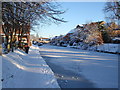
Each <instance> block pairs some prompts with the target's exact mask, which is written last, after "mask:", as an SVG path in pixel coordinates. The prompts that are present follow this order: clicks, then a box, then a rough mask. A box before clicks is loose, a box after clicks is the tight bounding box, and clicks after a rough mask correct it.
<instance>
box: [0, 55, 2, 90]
mask: <svg viewBox="0 0 120 90" xmlns="http://www.w3.org/2000/svg"><path fill="white" fill-rule="evenodd" d="M0 68H1V69H0V90H1V89H2V81H1V79H2V56H0Z"/></svg>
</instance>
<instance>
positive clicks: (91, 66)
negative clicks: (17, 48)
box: [40, 45, 118, 88]
mask: <svg viewBox="0 0 120 90" xmlns="http://www.w3.org/2000/svg"><path fill="white" fill-rule="evenodd" d="M40 51H42V52H43V53H47V54H46V55H44V56H46V57H50V58H53V57H54V58H56V59H54V60H52V63H53V64H55V65H58V66H60V67H63V68H64V69H66V70H71V71H73V72H77V73H78V74H81V75H83V76H84V77H85V78H87V79H88V80H90V81H91V82H92V83H94V84H95V86H96V88H118V55H117V54H109V53H101V52H94V51H88V50H80V49H73V48H69V47H60V46H51V45H44V46H41V47H40Z"/></svg>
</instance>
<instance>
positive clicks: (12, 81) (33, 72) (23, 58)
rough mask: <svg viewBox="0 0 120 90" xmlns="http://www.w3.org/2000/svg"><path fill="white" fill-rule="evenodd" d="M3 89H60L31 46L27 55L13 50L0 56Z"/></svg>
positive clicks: (49, 70) (38, 54)
mask: <svg viewBox="0 0 120 90" xmlns="http://www.w3.org/2000/svg"><path fill="white" fill-rule="evenodd" d="M2 63H3V77H2V78H3V83H2V85H3V88H60V87H59V85H58V83H57V80H56V78H55V76H54V73H53V72H52V70H51V69H50V68H49V66H48V65H47V64H46V62H45V61H44V60H43V58H42V57H41V56H40V53H39V48H38V47H35V46H31V47H30V50H29V54H26V53H24V51H21V50H15V52H10V53H9V54H3V55H2Z"/></svg>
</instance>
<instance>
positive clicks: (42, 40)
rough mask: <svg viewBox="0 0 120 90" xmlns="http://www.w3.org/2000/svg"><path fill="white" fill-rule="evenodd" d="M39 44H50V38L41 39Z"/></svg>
mask: <svg viewBox="0 0 120 90" xmlns="http://www.w3.org/2000/svg"><path fill="white" fill-rule="evenodd" d="M39 42H41V43H49V42H50V39H49V38H39Z"/></svg>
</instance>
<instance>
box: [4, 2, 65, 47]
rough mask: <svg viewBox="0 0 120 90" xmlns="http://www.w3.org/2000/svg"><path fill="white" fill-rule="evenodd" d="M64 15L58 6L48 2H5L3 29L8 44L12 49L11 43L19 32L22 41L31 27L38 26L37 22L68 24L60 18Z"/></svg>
mask: <svg viewBox="0 0 120 90" xmlns="http://www.w3.org/2000/svg"><path fill="white" fill-rule="evenodd" d="M63 13H64V11H62V10H59V9H58V6H57V5H56V4H53V3H51V2H49V1H47V0H46V1H41V2H3V3H2V21H3V23H4V25H3V27H2V29H3V32H4V33H5V36H6V40H7V43H8V41H10V48H11V47H12V46H11V45H12V44H11V43H12V42H13V38H14V37H15V36H16V33H17V32H19V39H20V41H21V39H22V37H23V35H24V34H26V33H28V32H30V28H31V26H33V25H37V21H36V20H39V21H40V22H42V23H45V22H53V23H59V22H66V21H64V20H63V18H60V17H59V15H61V14H63ZM28 26H29V27H28ZM9 37H10V39H9Z"/></svg>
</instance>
